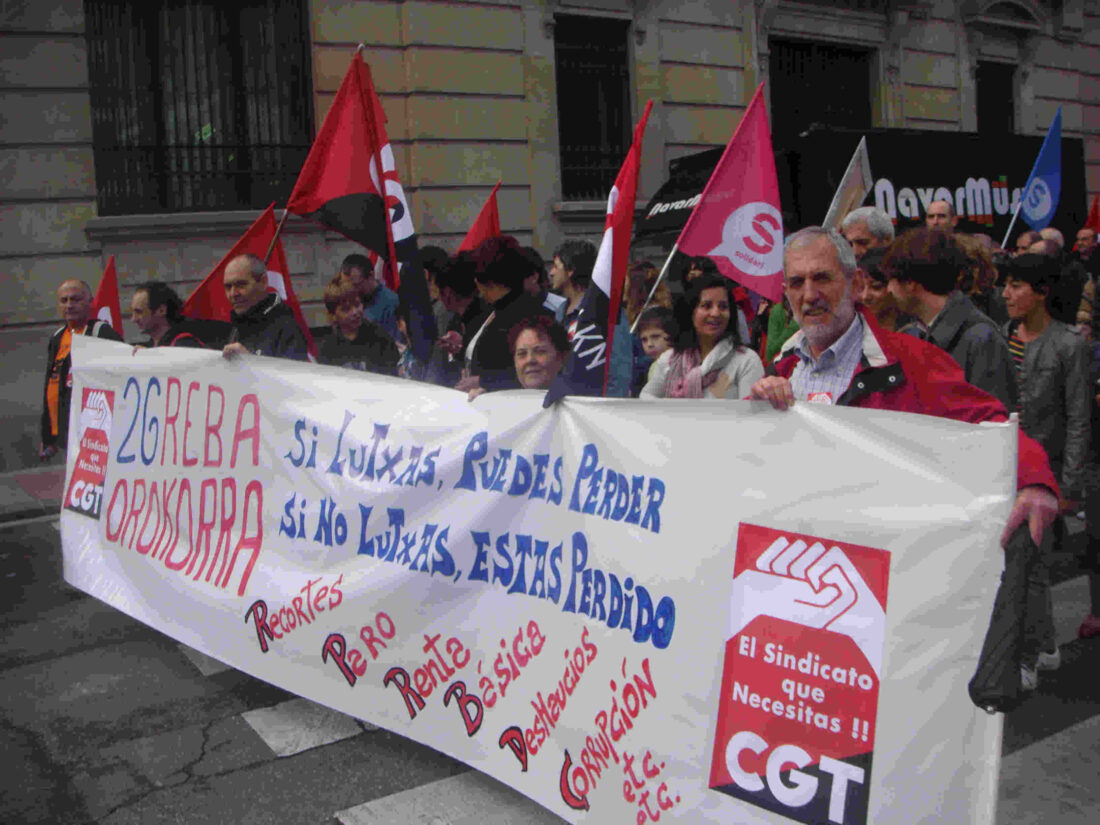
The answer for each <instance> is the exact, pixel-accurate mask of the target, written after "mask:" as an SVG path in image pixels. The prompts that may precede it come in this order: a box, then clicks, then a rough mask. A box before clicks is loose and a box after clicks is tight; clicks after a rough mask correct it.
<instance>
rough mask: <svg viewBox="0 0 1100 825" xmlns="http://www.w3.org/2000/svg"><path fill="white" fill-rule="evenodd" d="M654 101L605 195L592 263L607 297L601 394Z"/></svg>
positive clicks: (594, 279)
mask: <svg viewBox="0 0 1100 825" xmlns="http://www.w3.org/2000/svg"><path fill="white" fill-rule="evenodd" d="M652 108H653V101H652V100H650V101H648V102H647V103H646V105H645V111H644V112H642V117H641V120H639V121H638V124H637V125H636V126H635V127H634V140H633V141H632V142H631V144H630V149H629V150H628V151H627V153H626V159H625V160H624V161H623V165H622V166H621V167H620V168H619V174H618V175H617V176H616V177H615V185H614V186H612V187H611V194H610V195H608V198H607V218H606V219H605V220H604V230H603V240H601V241H600V251H599V252H598V253H597V254H596V263H595V264H594V265H593V266H592V283H594V284H596V286H598V287H599V288H600V290H601V291H602V292H603V293H604V295H606V296H607V360H606V362H605V363H604V371H603V394H604V395H606V394H607V372H608V369H609V368H610V365H611V346H612V343H613V342H614V339H615V326H616V324H617V323H618V320H619V304H620V303H621V302H622V297H623V283H624V282H625V281H626V270H627V268H628V266H629V265H630V236H631V234H632V232H633V229H634V197H635V195H636V194H637V191H638V168H639V167H640V166H641V163H642V138H643V137H644V136H645V127H646V123H648V122H649V112H650V110H651V109H652Z"/></svg>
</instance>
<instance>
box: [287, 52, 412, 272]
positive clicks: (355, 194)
mask: <svg viewBox="0 0 1100 825" xmlns="http://www.w3.org/2000/svg"><path fill="white" fill-rule="evenodd" d="M379 169H382V171H383V174H382V176H381V177H379V175H378V170H379ZM383 195H384V196H385V198H384V199H385V205H386V208H385V209H383V206H382V204H383ZM286 208H287V210H288V211H290V212H293V213H294V214H295V215H303V216H305V217H308V218H312V219H313V220H315V221H317V222H318V223H322V224H324V225H325V226H327V227H329V228H330V229H334V230H335V231H337V232H339V233H340V234H342V235H345V236H346V237H348V238H350V239H351V240H353V241H356V242H357V243H361V244H362V245H363V246H365V247H367V248H368V249H370V250H372V251H373V252H375V253H376V254H377V255H379V256H380V257H382V258H384V259H386V260H388V261H390V262H391V266H390V267H389V268H388V271H387V273H386V274H387V276H388V277H387V286H389V287H390V288H391V289H396V288H397V274H396V273H397V271H398V265H399V263H400V262H403V261H408V260H411V259H412V256H413V254H414V253H415V252H416V234H415V231H414V230H413V223H412V215H411V214H410V212H409V204H408V202H407V201H406V199H405V191H404V189H403V188H402V187H401V181H400V180H398V177H397V170H396V167H395V164H394V157H393V149H392V148H391V146H390V139H389V137H388V136H387V135H386V115H385V112H383V111H382V103H381V101H380V100H379V99H378V95H377V94H376V93H375V91H374V84H373V82H372V81H371V75H370V68H369V67H368V66H367V65H366V64H365V63H364V62H363V61H362V60H361V59H360V58H359V53H358V52H356V53H355V56H354V57H353V58H352V61H351V65H350V66H348V71H347V73H346V74H345V75H344V79H343V81H342V82H341V83H340V88H339V90H338V91H337V92H336V98H335V100H333V102H332V108H331V109H329V112H328V114H327V115H325V120H324V123H322V124H321V128H320V130H319V131H318V132H317V139H316V140H314V141H313V147H312V148H311V149H310V150H309V155H308V156H307V157H306V161H305V163H304V164H302V171H301V172H300V173H299V175H298V181H297V182H296V183H295V184H294V191H292V192H291V193H290V199H289V200H288V201H287V204H286Z"/></svg>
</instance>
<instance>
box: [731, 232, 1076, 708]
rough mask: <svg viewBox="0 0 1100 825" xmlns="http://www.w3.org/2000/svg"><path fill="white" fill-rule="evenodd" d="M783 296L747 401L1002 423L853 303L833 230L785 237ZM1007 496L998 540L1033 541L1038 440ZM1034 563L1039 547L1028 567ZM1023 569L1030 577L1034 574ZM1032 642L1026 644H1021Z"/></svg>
mask: <svg viewBox="0 0 1100 825" xmlns="http://www.w3.org/2000/svg"><path fill="white" fill-rule="evenodd" d="M783 274H784V280H785V283H786V290H787V299H788V300H789V301H790V305H791V309H792V311H793V313H794V317H795V319H796V320H797V321H798V323H799V331H798V332H797V333H795V335H794V336H792V337H791V338H790V339H789V340H788V341H787V342H786V343H785V344H784V345H783V349H781V350H780V352H779V355H778V356H777V357H776V361H775V363H774V365H773V366H772V367H770V368H769V373H770V374H769V375H766V376H765V377H764V378H761V379H760V380H759V381H757V382H756V383H755V384H754V385H753V387H752V390H751V393H750V398H752V399H755V400H763V401H768V402H770V403H771V405H772V406H773V407H775V408H776V409H780V410H784V409H787V408H788V407H790V406H791V405H792V404H794V403H795V401H796V400H797V401H802V402H817V403H826V404H844V405H848V406H854V407H869V408H873V409H884V410H898V411H901V412H915V413H923V414H925V415H938V416H942V417H944V418H953V419H955V420H958V421H969V422H974V423H977V422H981V421H1005V420H1007V418H1008V413H1007V411H1006V410H1005V408H1004V406H1003V405H1002V404H1001V402H1000V401H998V400H997V399H996V398H994V397H993V396H992V395H989V394H987V393H985V392H983V391H982V390H980V389H978V388H977V387H974V386H972V385H970V384H968V383H966V379H965V378H964V376H963V372H962V369H961V368H960V367H959V365H958V364H957V363H956V362H955V361H954V359H952V358H951V356H950V355H948V354H947V353H946V352H944V351H943V350H941V349H939V348H938V347H936V346H934V345H932V344H929V343H927V342H926V341H921V340H920V339H918V338H914V337H912V336H909V335H902V334H899V333H894V332H887V331H886V330H883V329H882V328H880V327H879V326H878V325H877V324H876V323H875V321H874V318H873V317H872V316H871V314H870V313H868V312H865V311H862V310H861V308H859V307H857V306H856V296H857V295H860V294H861V290H862V286H863V285H862V283H861V281H862V277H863V276H862V274H861V273H860V272H859V270H858V269H857V268H856V259H855V255H854V253H853V252H852V248H851V247H850V246H849V245H848V242H847V241H845V240H844V238H842V237H841V236H840V235H839V234H837V233H836V232H834V231H832V230H825V229H822V228H821V227H816V226H813V227H807V228H806V229H802V230H800V231H799V232H796V233H795V234H793V235H791V236H790V238H788V239H787V242H786V245H785V249H784V254H783ZM1017 455H1018V457H1017V464H1016V486H1017V490H1018V492H1017V494H1016V501H1015V502H1014V504H1013V506H1012V510H1011V512H1010V513H1009V516H1008V523H1007V524H1006V526H1005V529H1004V532H1003V533H1002V534H1001V544H1002V546H1007V544H1008V541H1009V539H1010V537H1011V536H1012V534H1013V533H1014V532H1015V531H1016V529H1017V528H1018V527H1019V526H1020V525H1021V524H1024V523H1025V522H1026V523H1027V525H1028V529H1029V532H1030V533H1031V538H1032V540H1033V541H1034V542H1035V545H1036V546H1037V547H1040V548H1041V547H1042V546H1043V536H1044V534H1045V533H1046V531H1047V529H1048V528H1049V527H1050V525H1051V524H1052V523H1053V521H1054V518H1055V517H1056V516H1057V514H1058V492H1059V491H1058V486H1057V484H1056V483H1055V481H1054V475H1053V473H1051V470H1050V465H1049V462H1048V461H1047V456H1046V453H1045V452H1044V451H1043V448H1042V447H1041V446H1039V444H1038V442H1036V441H1034V440H1033V439H1031V438H1029V437H1028V436H1026V435H1024V433H1023V431H1022V430H1021V431H1020V433H1019V451H1018V454H1017ZM1042 566H1043V562H1042V551H1040V552H1039V555H1038V556H1036V562H1035V564H1034V565H1033V566H1032V569H1033V571H1034V570H1038V569H1039V568H1041V567H1042ZM1034 575H1035V574H1034V572H1033V573H1029V574H1028V577H1029V582H1028V587H1029V588H1030V587H1031V581H1030V579H1031V578H1032V577H1033V576H1034ZM1037 613H1041V614H1042V615H1036V616H1034V617H1031V616H1027V617H1023V621H1024V623H1025V627H1026V629H1025V634H1024V635H1025V638H1024V643H1023V647H1024V648H1025V649H1023V650H1022V651H1021V655H1022V659H1021V662H1020V665H1021V682H1022V684H1023V687H1024V688H1025V689H1033V688H1034V686H1035V684H1037V680H1036V678H1035V662H1036V656H1037V655H1038V654H1040V653H1042V651H1043V650H1045V648H1043V647H1042V646H1043V645H1044V644H1046V645H1049V644H1050V642H1051V640H1052V639H1053V632H1054V628H1053V622H1052V617H1051V616H1050V615H1049V613H1050V610H1049V602H1048V603H1047V608H1046V610H1043V611H1037ZM1032 647H1035V648H1036V649H1035V650H1031V649H1030V648H1032Z"/></svg>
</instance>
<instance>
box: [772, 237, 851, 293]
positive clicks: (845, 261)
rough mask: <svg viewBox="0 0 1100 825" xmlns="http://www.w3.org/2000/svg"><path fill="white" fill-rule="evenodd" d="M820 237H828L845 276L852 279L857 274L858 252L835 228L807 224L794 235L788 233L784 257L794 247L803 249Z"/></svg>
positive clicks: (784, 243) (784, 245)
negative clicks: (853, 249) (854, 250)
mask: <svg viewBox="0 0 1100 825" xmlns="http://www.w3.org/2000/svg"><path fill="white" fill-rule="evenodd" d="M820 238H827V239H828V240H829V243H831V244H832V245H833V248H834V249H836V259H837V260H838V261H839V262H840V269H841V271H842V272H843V273H844V277H845V278H847V279H848V280H851V279H852V278H853V276H855V274H856V266H857V264H856V253H855V252H853V251H852V245H851V244H849V243H848V241H846V240H845V239H844V236H843V235H841V234H840V233H839V232H837V231H836V230H835V229H824V228H823V227H820V226H807V227H805V228H803V229H799V230H798V231H797V232H795V233H794V234H793V235H788V236H787V240H786V241H784V242H783V257H784V258H786V256H787V253H788V252H789V251H791V250H792V249H801V248H802V247H804V246H809V245H810V244H812V243H814V242H815V241H817V240H819V239H820Z"/></svg>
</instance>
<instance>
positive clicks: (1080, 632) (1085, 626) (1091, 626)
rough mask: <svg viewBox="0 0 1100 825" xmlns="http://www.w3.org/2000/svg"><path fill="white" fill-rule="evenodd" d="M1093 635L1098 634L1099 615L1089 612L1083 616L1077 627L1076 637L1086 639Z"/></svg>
mask: <svg viewBox="0 0 1100 825" xmlns="http://www.w3.org/2000/svg"><path fill="white" fill-rule="evenodd" d="M1093 636H1100V616H1096V615H1094V614H1092V613H1090V614H1089V615H1087V616H1085V620H1084V621H1083V622H1081V626H1080V627H1079V628H1077V638H1078V639H1088V638H1091V637H1093Z"/></svg>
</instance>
